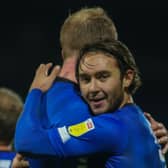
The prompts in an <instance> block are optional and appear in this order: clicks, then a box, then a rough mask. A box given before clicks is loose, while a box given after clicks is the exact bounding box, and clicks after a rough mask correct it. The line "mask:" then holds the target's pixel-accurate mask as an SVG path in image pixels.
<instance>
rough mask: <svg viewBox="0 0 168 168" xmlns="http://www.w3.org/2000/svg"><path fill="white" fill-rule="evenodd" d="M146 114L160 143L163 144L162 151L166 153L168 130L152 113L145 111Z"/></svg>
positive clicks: (167, 148) (167, 149)
mask: <svg viewBox="0 0 168 168" xmlns="http://www.w3.org/2000/svg"><path fill="white" fill-rule="evenodd" d="M145 116H146V117H147V119H148V120H149V122H150V123H151V127H152V130H153V132H154V134H155V136H156V137H157V140H158V142H159V144H160V145H161V146H162V153H163V154H166V153H167V151H168V130H167V129H166V127H165V126H164V125H163V124H162V123H160V122H158V121H156V120H155V119H154V118H153V117H152V116H151V114H149V113H145Z"/></svg>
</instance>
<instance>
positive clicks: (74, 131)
mask: <svg viewBox="0 0 168 168" xmlns="http://www.w3.org/2000/svg"><path fill="white" fill-rule="evenodd" d="M94 128H95V126H94V123H93V121H92V119H91V118H89V119H87V120H86V121H84V122H81V123H79V124H75V125H72V126H69V127H68V132H69V134H70V135H72V136H75V137H79V136H81V135H83V134H85V133H87V132H89V131H91V130H93V129H94Z"/></svg>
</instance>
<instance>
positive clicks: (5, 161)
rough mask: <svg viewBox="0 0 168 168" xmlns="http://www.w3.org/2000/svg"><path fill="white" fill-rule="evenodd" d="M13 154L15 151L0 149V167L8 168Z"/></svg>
mask: <svg viewBox="0 0 168 168" xmlns="http://www.w3.org/2000/svg"><path fill="white" fill-rule="evenodd" d="M15 155H16V153H15V152H10V151H0V168H10V167H11V164H12V160H13V158H14V157H15Z"/></svg>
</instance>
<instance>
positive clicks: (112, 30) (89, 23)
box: [60, 7, 117, 58]
mask: <svg viewBox="0 0 168 168" xmlns="http://www.w3.org/2000/svg"><path fill="white" fill-rule="evenodd" d="M105 39H117V31H116V27H115V25H114V23H113V21H112V20H111V18H110V17H109V16H108V15H107V14H106V12H105V11H104V10H103V9H102V8H100V7H95V8H83V9H81V10H79V11H77V12H75V13H73V14H71V15H70V16H69V17H68V18H67V19H66V20H65V22H64V24H63V25H62V28H61V32H60V42H61V46H62V49H63V56H64V58H67V57H68V56H72V55H73V53H76V52H77V53H76V54H78V52H79V50H80V49H81V48H82V47H83V46H84V45H86V44H92V43H95V42H98V41H101V40H105Z"/></svg>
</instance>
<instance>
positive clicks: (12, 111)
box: [0, 88, 23, 145]
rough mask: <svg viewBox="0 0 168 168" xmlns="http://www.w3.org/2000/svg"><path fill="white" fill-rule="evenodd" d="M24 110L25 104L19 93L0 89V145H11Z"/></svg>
mask: <svg viewBox="0 0 168 168" xmlns="http://www.w3.org/2000/svg"><path fill="white" fill-rule="evenodd" d="M22 108H23V102H22V100H21V98H20V96H19V95H18V94H17V93H15V92H14V91H12V90H11V89H8V88H0V145H9V144H10V142H11V141H12V139H13V136H14V131H15V126H16V121H17V119H18V116H19V114H20V112H21V111H22Z"/></svg>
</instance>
